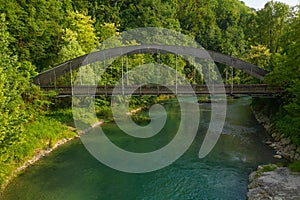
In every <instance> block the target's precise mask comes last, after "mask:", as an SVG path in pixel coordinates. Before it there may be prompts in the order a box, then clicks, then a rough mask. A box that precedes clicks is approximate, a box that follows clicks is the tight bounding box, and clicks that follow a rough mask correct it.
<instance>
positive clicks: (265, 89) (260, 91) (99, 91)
mask: <svg viewBox="0 0 300 200" xmlns="http://www.w3.org/2000/svg"><path fill="white" fill-rule="evenodd" d="M73 87H74V88H75V89H76V94H74V93H73V94H72V87H71V86H56V87H55V86H42V87H41V88H42V89H43V90H45V91H51V90H56V91H57V92H58V95H59V96H71V95H77V96H103V95H104V96H111V95H125V96H126V95H133V96H147V95H149V96H152V95H158V96H159V95H174V94H175V93H177V94H179V95H193V94H196V95H218V94H223V92H224V90H222V87H225V93H226V94H228V95H253V96H255V95H266V96H270V95H274V94H275V93H277V92H279V89H278V88H276V87H270V86H268V85H266V84H250V85H245V84H240V85H223V86H222V85H214V86H213V85H212V86H211V91H209V90H208V87H207V86H206V85H192V88H193V91H192V90H190V86H184V85H180V86H178V87H177V88H176V86H174V85H169V86H160V85H143V86H138V85H130V86H124V87H122V86H120V85H119V86H112V85H107V86H103V85H102V86H101V85H98V86H95V85H78V86H73ZM132 91H134V92H132ZM174 91H176V92H174Z"/></svg>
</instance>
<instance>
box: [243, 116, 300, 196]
mask: <svg viewBox="0 0 300 200" xmlns="http://www.w3.org/2000/svg"><path fill="white" fill-rule="evenodd" d="M253 113H254V115H255V117H256V119H257V121H258V122H259V123H260V124H262V125H263V126H264V128H265V129H266V130H267V131H268V133H269V134H270V136H271V138H272V139H271V140H269V141H266V144H267V145H269V146H270V147H272V148H273V149H274V150H275V151H276V155H274V158H279V159H280V158H282V157H284V158H286V159H288V160H290V161H295V160H300V148H299V147H296V145H294V144H292V143H291V140H290V138H286V137H284V135H282V134H280V133H279V132H277V131H276V130H275V129H273V128H272V126H271V123H270V120H269V119H268V118H267V117H266V116H264V115H262V114H260V113H258V112H255V111H253ZM247 199H248V200H263V199H278V200H280V199H282V200H283V199H300V173H296V172H291V171H290V170H289V169H288V168H286V167H278V166H277V165H274V164H271V165H265V166H258V168H257V171H255V172H253V173H251V174H250V176H249V185H248V193H247Z"/></svg>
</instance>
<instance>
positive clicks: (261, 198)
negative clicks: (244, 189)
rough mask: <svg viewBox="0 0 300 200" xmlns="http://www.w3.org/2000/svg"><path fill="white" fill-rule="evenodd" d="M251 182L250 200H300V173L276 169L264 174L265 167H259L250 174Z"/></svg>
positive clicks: (249, 189) (249, 187)
mask: <svg viewBox="0 0 300 200" xmlns="http://www.w3.org/2000/svg"><path fill="white" fill-rule="evenodd" d="M275 166H276V165H275ZM249 180H250V184H249V186H248V193H247V199H248V200H267V199H274V200H275V199H276V200H281V199H282V200H290V199H291V200H296V199H300V173H293V172H291V171H290V170H289V169H288V168H285V167H282V168H279V167H275V169H274V170H273V171H267V172H264V166H259V167H258V170H257V171H255V172H253V173H252V174H250V176H249Z"/></svg>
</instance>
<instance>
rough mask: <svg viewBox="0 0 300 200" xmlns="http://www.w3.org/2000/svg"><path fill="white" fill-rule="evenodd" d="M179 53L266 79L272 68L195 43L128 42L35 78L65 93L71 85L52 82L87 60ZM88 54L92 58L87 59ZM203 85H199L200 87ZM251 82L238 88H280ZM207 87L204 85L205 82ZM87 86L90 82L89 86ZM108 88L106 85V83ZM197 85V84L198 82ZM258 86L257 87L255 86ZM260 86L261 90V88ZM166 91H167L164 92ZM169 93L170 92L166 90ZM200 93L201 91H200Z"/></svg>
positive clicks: (260, 90) (266, 90)
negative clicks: (267, 69) (265, 68)
mask: <svg viewBox="0 0 300 200" xmlns="http://www.w3.org/2000/svg"><path fill="white" fill-rule="evenodd" d="M151 53H152V54H157V53H160V54H175V55H182V56H191V57H194V58H196V59H197V58H199V59H205V60H208V61H214V62H217V63H221V64H224V65H226V66H232V67H233V68H235V69H239V70H242V71H243V72H245V73H247V74H249V75H251V76H253V77H255V78H257V79H259V80H263V78H264V76H265V75H266V74H267V73H268V71H266V70H264V69H262V68H260V67H258V66H256V65H253V64H251V63H248V62H246V61H243V60H241V59H238V58H234V57H231V56H228V55H225V54H222V53H218V52H214V51H209V50H204V49H200V48H193V47H186V46H173V45H136V46H124V47H117V48H112V49H106V50H102V51H97V52H92V53H90V54H88V55H84V56H80V57H77V58H74V59H72V60H69V61H67V62H64V63H62V64H60V65H58V66H56V67H54V68H52V69H49V70H47V71H44V72H42V73H40V74H38V75H37V76H36V77H34V79H33V82H34V83H35V84H36V85H39V86H40V87H41V88H45V89H46V90H51V89H61V90H64V92H63V93H64V95H68V94H69V93H70V92H68V91H70V89H71V87H70V86H69V88H67V87H61V88H59V87H57V86H55V88H54V86H49V83H51V82H55V80H56V79H57V78H59V77H61V76H63V75H65V74H67V73H69V72H72V70H76V69H78V68H80V67H82V66H85V65H87V64H91V63H95V62H97V61H103V60H106V59H111V58H117V57H121V56H125V55H132V54H151ZM87 58H88V59H87ZM200 86H201V85H198V88H201V87H200ZM249 86H251V85H248V86H247V85H244V86H243V87H237V88H239V91H236V93H237V94H250V93H251V94H252V93H254V94H273V93H275V92H276V89H274V88H273V89H270V88H269V86H267V85H260V86H257V85H256V86H255V87H252V86H251V87H249ZM202 87H203V85H202ZM226 87H227V88H228V87H229V86H228V85H225V88H226ZM230 87H231V89H230V90H229V89H228V90H226V93H231V94H232V93H234V91H233V88H234V85H231V86H230ZM85 88H86V86H85ZM99 88H101V86H99ZM105 88H106V87H105ZM195 88H197V87H196V86H195ZM253 88H254V89H253ZM257 89H258V90H257ZM153 90H155V91H154V92H151V91H149V88H148V92H145V93H147V94H148V95H149V94H151V93H153V94H154V95H159V93H158V92H157V90H158V89H157V87H156V88H154V89H153ZM251 90H253V91H251ZM205 93H206V92H202V93H199V94H205ZM103 94H106V95H110V94H109V92H107V91H105V92H104V91H102V92H101V91H99V95H103ZM162 94H164V93H162ZM165 94H168V92H166V93H165ZM196 94H197V91H196ZM140 95H145V94H144V93H142V92H140Z"/></svg>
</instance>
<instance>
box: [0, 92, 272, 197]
mask: <svg viewBox="0 0 300 200" xmlns="http://www.w3.org/2000/svg"><path fill="white" fill-rule="evenodd" d="M227 103H228V107H227V109H228V110H227V116H226V121H225V126H224V130H223V132H222V135H221V137H220V138H219V140H218V142H217V145H216V146H215V147H214V149H213V151H212V152H211V153H210V154H209V155H208V156H207V157H205V158H204V159H199V158H198V152H199V149H200V146H201V142H202V140H203V137H204V135H203V133H204V132H205V130H206V129H207V127H208V124H209V121H210V112H209V111H210V104H200V105H199V106H200V110H201V121H200V128H199V132H198V134H197V136H196V139H195V140H194V142H193V144H192V145H191V147H190V148H189V149H188V150H187V152H186V153H185V154H184V155H183V156H182V157H180V159H178V160H177V161H176V162H174V163H173V164H171V165H170V166H168V167H166V168H163V169H160V170H158V171H154V172H149V173H145V174H130V173H124V172H119V171H116V170H114V169H111V168H109V167H107V166H105V165H103V164H101V163H100V162H98V161H97V160H95V159H94V158H93V157H92V156H91V155H90V154H89V153H88V152H87V150H86V149H85V147H84V145H83V144H82V143H81V141H80V140H73V141H71V142H69V143H67V144H65V145H63V146H62V147H60V148H59V149H57V150H55V151H54V152H53V153H51V154H50V155H48V156H46V157H45V158H44V159H42V160H40V161H38V162H37V163H36V164H34V165H33V166H31V167H30V168H28V169H26V170H25V172H24V173H23V174H21V175H20V176H19V177H18V178H16V179H15V180H13V181H12V182H11V183H10V184H9V186H8V187H7V189H6V190H5V191H4V193H3V196H2V197H1V199H5V200H17V199H20V200H54V199H57V200H62V199H63V200H89V199H91V200H92V199H104V200H106V199H107V200H113V199H118V200H119V199H122V200H123V199H125V200H127V199H129V200H133V199H143V200H150V199H151V200H163V199H172V200H177V199H178V200H179V199H180V200H182V199H228V200H234V199H246V192H247V185H248V175H249V174H250V172H251V171H253V170H254V169H256V167H257V165H259V164H267V163H270V162H278V160H274V159H273V155H274V152H273V150H272V149H271V148H269V147H268V146H266V145H265V144H264V141H265V140H266V137H267V135H266V132H265V130H264V129H263V128H262V127H261V126H260V125H259V124H258V123H257V122H256V120H255V118H254V116H253V115H252V113H251V110H250V106H249V105H250V103H251V98H240V99H228V102H227ZM163 105H164V106H165V108H166V110H167V111H168V120H167V124H166V125H165V127H164V128H163V130H162V133H163V134H161V133H159V134H158V135H156V136H154V137H152V138H151V139H148V140H146V139H139V140H140V141H139V142H137V141H136V140H133V139H132V138H130V137H128V136H126V135H124V134H123V133H122V132H121V131H120V130H119V129H118V128H117V126H116V125H115V124H113V123H110V124H105V125H103V129H104V130H105V133H107V134H108V135H109V137H110V139H111V140H112V141H113V142H114V143H115V144H117V145H119V146H120V147H122V148H126V149H128V150H131V151H137V152H138V151H141V152H142V151H151V150H155V149H158V148H161V147H163V146H164V145H165V144H167V143H168V142H169V141H170V140H171V139H172V138H173V137H174V133H173V132H174V131H173V130H175V129H176V128H177V127H178V124H179V122H178V121H180V116H179V114H178V112H177V110H178V105H177V103H176V102H175V101H174V100H169V101H165V102H164V104H163Z"/></svg>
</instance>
